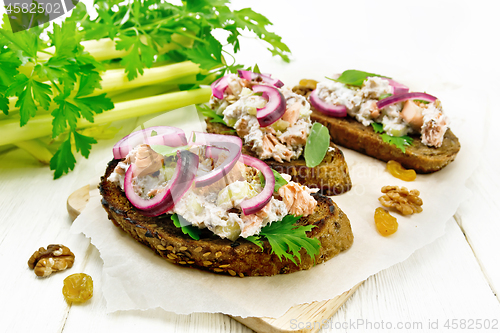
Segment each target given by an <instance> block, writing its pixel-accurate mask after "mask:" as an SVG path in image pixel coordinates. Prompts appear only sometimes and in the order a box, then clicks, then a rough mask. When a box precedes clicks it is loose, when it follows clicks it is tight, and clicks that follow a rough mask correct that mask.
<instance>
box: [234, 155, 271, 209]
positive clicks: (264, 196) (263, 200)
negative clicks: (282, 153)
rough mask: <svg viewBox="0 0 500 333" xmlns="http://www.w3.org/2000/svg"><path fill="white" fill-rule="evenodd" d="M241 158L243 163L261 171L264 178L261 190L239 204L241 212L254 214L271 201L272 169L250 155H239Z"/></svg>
mask: <svg viewBox="0 0 500 333" xmlns="http://www.w3.org/2000/svg"><path fill="white" fill-rule="evenodd" d="M241 158H242V160H243V163H245V164H246V165H249V166H251V167H254V168H256V169H257V170H259V171H260V172H262V174H263V175H264V178H265V180H266V184H265V186H264V189H263V190H262V192H260V193H259V194H257V195H256V196H255V197H253V198H251V199H247V200H244V201H242V202H241V204H240V207H241V210H242V211H243V214H245V215H250V214H255V213H257V212H258V211H259V210H261V209H262V208H264V206H265V205H267V204H268V203H269V201H271V198H272V196H273V192H274V184H275V183H276V180H275V179H274V174H273V171H272V170H271V168H270V167H269V166H268V165H267V164H266V163H264V162H262V161H261V160H259V159H258V158H255V157H251V156H248V155H241Z"/></svg>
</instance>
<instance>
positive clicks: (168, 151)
mask: <svg viewBox="0 0 500 333" xmlns="http://www.w3.org/2000/svg"><path fill="white" fill-rule="evenodd" d="M151 149H153V150H154V151H155V152H157V153H158V154H160V155H163V156H173V155H175V154H177V151H178V150H186V149H189V146H181V147H170V146H164V145H152V146H151Z"/></svg>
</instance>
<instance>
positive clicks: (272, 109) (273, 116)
mask: <svg viewBox="0 0 500 333" xmlns="http://www.w3.org/2000/svg"><path fill="white" fill-rule="evenodd" d="M252 90H253V91H254V92H261V93H262V96H263V97H264V98H267V100H268V102H267V104H266V106H264V107H263V108H261V109H257V120H258V121H259V125H260V127H267V126H269V125H271V124H273V123H274V122H276V121H278V120H279V119H280V118H281V117H283V115H284V114H285V111H286V100H285V96H283V94H282V93H281V92H280V91H279V90H278V89H277V88H275V87H271V86H264V85H255V86H253V87H252Z"/></svg>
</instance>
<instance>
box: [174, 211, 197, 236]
mask: <svg viewBox="0 0 500 333" xmlns="http://www.w3.org/2000/svg"><path fill="white" fill-rule="evenodd" d="M170 218H171V219H172V222H173V223H174V225H175V226H176V227H177V228H181V230H182V232H183V233H184V234H185V235H189V237H191V238H192V239H194V240H199V239H200V234H201V230H200V229H199V228H198V227H195V226H193V225H191V224H188V222H187V221H186V220H185V219H184V218H183V217H182V216H180V215H177V214H172V215H170ZM181 220H182V221H181Z"/></svg>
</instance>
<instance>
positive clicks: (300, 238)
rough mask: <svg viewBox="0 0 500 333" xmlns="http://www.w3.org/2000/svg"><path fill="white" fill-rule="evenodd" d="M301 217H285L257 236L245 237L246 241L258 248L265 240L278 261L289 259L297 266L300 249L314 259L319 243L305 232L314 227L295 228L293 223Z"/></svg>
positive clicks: (299, 258)
mask: <svg viewBox="0 0 500 333" xmlns="http://www.w3.org/2000/svg"><path fill="white" fill-rule="evenodd" d="M301 217H302V216H293V215H287V216H285V217H284V218H283V220H281V221H280V222H273V223H271V224H269V225H267V226H265V227H264V228H262V230H261V231H260V233H259V235H258V236H252V237H247V238H246V239H247V240H248V241H250V242H252V243H254V244H256V245H257V246H259V247H260V248H263V247H262V239H263V238H266V239H267V240H268V242H269V244H270V245H271V249H272V250H271V251H272V253H274V254H276V255H277V256H278V258H279V259H280V260H283V258H285V259H289V260H291V261H292V262H293V263H295V264H297V261H296V260H295V258H297V260H298V261H299V263H300V262H301V256H300V252H299V251H300V249H302V248H304V249H305V250H306V252H307V254H308V255H309V256H311V257H312V258H315V256H316V255H317V254H319V249H320V247H321V243H320V241H319V240H318V239H316V238H309V237H307V235H306V232H308V231H311V230H312V229H313V228H315V227H316V226H314V225H305V226H296V225H295V223H296V222H297V221H298V220H299V219H300V218H301Z"/></svg>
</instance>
